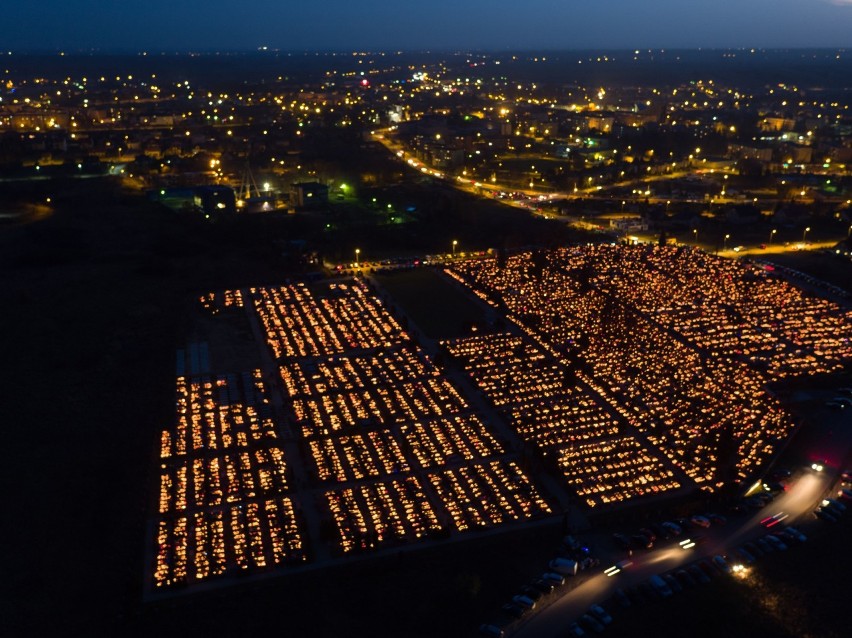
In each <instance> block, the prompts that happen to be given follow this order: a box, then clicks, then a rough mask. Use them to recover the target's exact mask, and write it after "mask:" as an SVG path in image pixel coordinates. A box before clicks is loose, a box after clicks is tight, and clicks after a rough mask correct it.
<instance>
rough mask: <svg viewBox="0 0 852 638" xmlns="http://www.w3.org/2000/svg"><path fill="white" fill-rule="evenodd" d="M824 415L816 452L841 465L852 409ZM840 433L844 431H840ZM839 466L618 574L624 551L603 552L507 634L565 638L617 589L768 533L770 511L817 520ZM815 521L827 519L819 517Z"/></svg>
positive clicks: (848, 445) (804, 473)
mask: <svg viewBox="0 0 852 638" xmlns="http://www.w3.org/2000/svg"><path fill="white" fill-rule="evenodd" d="M825 419H826V420H830V421H831V422H832V424H831V426H827V429H826V431H825V433H824V435H823V437H821V438H822V440H820V441H816V442H814V443H813V444H812V447H811V449H812V450H813V456H814V457H816V456H817V455H819V454H821V453H822V452H824V451H828V450H830V451H831V452H832V457H833V458H834V459H836V461H835V463H836V464H839V463H840V462H841V461H842V460H848V458H849V453H850V451H852V434H850V429H849V426H850V425H852V414H849V413H846V414H837V413H835V414H833V415H830V416H826V417H825ZM838 432H840V433H841V434H840V435H838ZM839 469H840V468H838V467H834V468H832V469H831V470H830V471H826V472H816V471H814V470H812V469H810V468H803V469H802V470H801V471H799V472H797V473H796V474H795V475H794V476H793V478H792V479H791V480H790V482H789V483H788V486H787V490H786V491H785V492H783V493H782V494H781V495H779V496H778V497H777V498H776V499H774V500H773V501H771V502H770V503H768V504H767V505H766V506H765V507H763V508H762V509H760V510H757V511H755V512H754V513H753V514H749V515H745V516H743V515H740V516H739V517H737V518H735V519H733V518H732V519H729V520H728V522H727V523H726V524H724V525H713V526H711V527H710V528H709V529H706V530H700V531H698V532H696V531H695V530H690V531H685V533H684V535H683V536H681V537H680V538H673V539H670V540H668V541H663V542H662V543H661V545H660V546H659V547H658V548H655V549H653V550H650V551H637V552H636V553H635V554H634V556H633V557H632V559H631V560H632V561H633V564H632V565H630V566H629V567H627V568H626V569H624V570H623V571H621V572H620V573H618V574H616V575H615V576H613V577H608V576H606V575H605V574H604V573H603V569H605V568H606V567H608V566H609V565H612V564H614V563H615V562H617V561H619V560H623V559H624V555H623V554H621V555H619V554H617V553H616V552H614V551H613V552H611V554H610V556H609V557H608V558H609V561H607V562H604V560H603V558H604V557H603V556H600V558H601V559H602V560H601V566H600V569H601V573H598V574H596V575H594V576H592V577H591V578H588V579H587V580H586V581H584V582H583V583H582V584H580V585H579V586H578V587H576V588H575V589H573V590H570V591H567V592H566V593H565V594H563V595H562V596H561V597H559V598H558V599H556V600H555V601H554V602H552V603H551V604H550V605H548V606H546V607H544V608H543V609H541V610H540V611H538V612H536V613H534V614H533V615H531V616H528V617H527V618H526V619H525V620H524V621H522V622H520V623H518V625H517V626H516V627H515V628H513V630H512V631H511V632H510V631H507V632H506V633H507V635H510V636H512V637H513V638H551V637H554V638H555V637H557V636H558V637H559V638H562V637H564V636H565V630H566V628H567V626H568V625H569V624H570V623H572V622H574V621H576V620H577V618H579V617H580V616H581V615H582V614H583V613H585V612H586V610H588V608H589V606H590V605H592V604H595V603H598V604H600V603H603V602H604V601H606V600H607V599H608V598H609V597H610V596H611V595H612V594H613V593H614V591H615V590H616V589H617V588H622V589H626V588H630V587H634V586H636V585H638V584H639V583H641V582H643V581H645V580H647V579H648V578H649V577H650V576H652V575H654V574H663V573H665V572H668V571H670V570H672V569H676V568H678V567H681V566H683V565H686V564H689V563H692V562H694V561H697V560H701V559H704V558H708V557H712V556H715V555H717V554H729V553H730V551H731V550H733V549H735V548H737V547H739V546H741V545H742V544H743V543H745V542H748V541H750V540H754V539H756V538H759V537H761V536H762V535H764V534H765V533H766V530H765V529H764V528H763V527H762V526H761V521H762V520H764V519H765V518H767V517H769V516H774V515H776V514H779V513H783V514H784V515H786V518H785V519H784V524H785V525H787V524H789V525H793V524H796V525H798V524H799V523H801V522H808V521H814V518H813V516H812V514H811V512H812V511H813V509H814V508H815V507H816V506H817V505H818V504H819V503H820V501H821V500H822V499H823V498H824V497H825V495H826V494H827V493H828V491H829V488H831V487H832V485H833V484H834V483H835V482H836V477H837V474H838V472H839ZM847 515H849V514H848V513H847ZM814 524H823V523H821V522H815V523H814ZM696 533H700V534H701V535H702V536H703V538H702V539H701V542H700V543H699V544H698V545H696V546H695V548H693V549H690V550H683V549H681V548H680V546H679V545H678V541H679V540H681V539H683V538H684V536H688V535H689V534H693V535H694V534H696ZM805 533H806V534H807V532H805ZM604 542H605V543H606V542H607V541H604ZM596 569H597V568H596Z"/></svg>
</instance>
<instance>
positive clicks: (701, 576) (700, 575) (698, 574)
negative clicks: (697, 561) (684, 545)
mask: <svg viewBox="0 0 852 638" xmlns="http://www.w3.org/2000/svg"><path fill="white" fill-rule="evenodd" d="M686 571H687V572H688V573H689V575H690V576H692V577H693V578H694V579H695V580H697V581H698V582H699V583H701V584H702V585H706V584H707V583H709V582H710V577H709V576H708V575H707V574H705V573H704V570H703V569H700V568H699V567H698V565H690V566H689V567H687V568H686Z"/></svg>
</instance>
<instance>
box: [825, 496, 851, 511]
mask: <svg viewBox="0 0 852 638" xmlns="http://www.w3.org/2000/svg"><path fill="white" fill-rule="evenodd" d="M826 503H827V504H828V505H831V507H833V508H834V509H836V510H840V512H841V513H842V512H845V511H846V506H845V505H844V504H843V503H841V502H840V501H838V500H836V499H833V498H827V499H825V500H824V501H823V502H822V504H823V505H825V504H826Z"/></svg>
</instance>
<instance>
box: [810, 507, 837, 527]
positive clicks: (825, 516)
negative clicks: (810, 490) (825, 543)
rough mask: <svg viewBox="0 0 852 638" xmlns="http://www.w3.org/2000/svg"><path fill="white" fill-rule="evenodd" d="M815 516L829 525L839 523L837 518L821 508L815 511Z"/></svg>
mask: <svg viewBox="0 0 852 638" xmlns="http://www.w3.org/2000/svg"><path fill="white" fill-rule="evenodd" d="M814 515H815V516H816V517H817V518H819V519H821V520H823V521H825V522H827V523H836V522H837V518H836V517H835V516H832V515H831V514H830V513H829V512H827V511H826V510H825V509H823V508H821V507H820V508H818V509H816V510H814Z"/></svg>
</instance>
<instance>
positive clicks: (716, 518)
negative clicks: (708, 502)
mask: <svg viewBox="0 0 852 638" xmlns="http://www.w3.org/2000/svg"><path fill="white" fill-rule="evenodd" d="M704 516H705V517H706V518H708V519H710V521H712V522H713V523H715V524H716V525H724V524H725V523H727V522H728V519H727V518H725V517H724V516H722V515H721V514H716V513H715V512H710V513H709V514H705V515H704Z"/></svg>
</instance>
